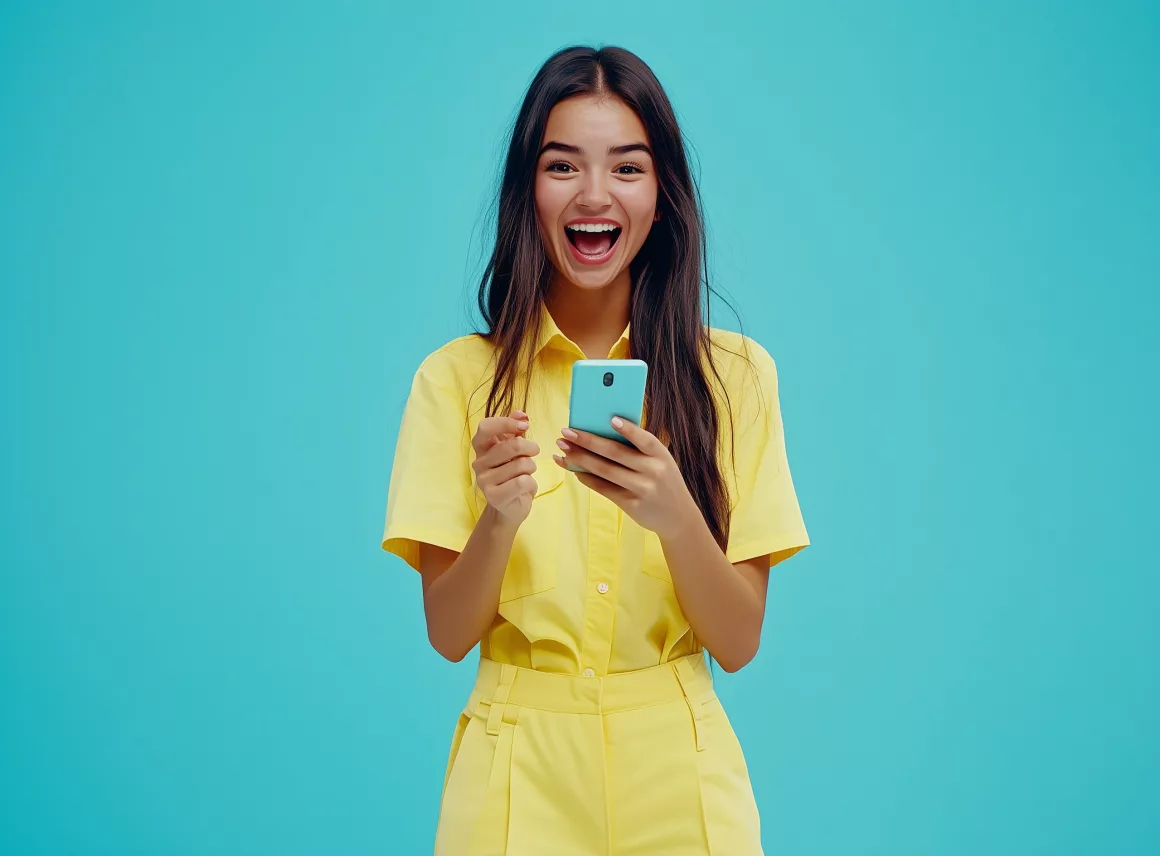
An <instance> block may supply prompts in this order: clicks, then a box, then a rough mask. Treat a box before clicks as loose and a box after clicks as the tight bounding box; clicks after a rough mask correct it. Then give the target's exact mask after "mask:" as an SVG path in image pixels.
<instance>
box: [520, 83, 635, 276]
mask: <svg viewBox="0 0 1160 856" xmlns="http://www.w3.org/2000/svg"><path fill="white" fill-rule="evenodd" d="M535 192H536V218H537V220H538V221H539V226H540V234H541V235H542V236H543V239H544V246H545V247H546V248H547V250H548V255H549V256H550V257H551V259H552V263H553V264H554V265H555V266H556V270H557V271H559V272H560V274H561V275H563V276H564V277H565V278H567V279H568V280H569V281H570V282H572V283H573V284H574V285H576V286H578V287H580V288H584V289H597V288H603V287H605V286H607V285H609V284H610V283H612V282H613V281H614V280H616V278H617V276H618V275H619V274H620V273H621V272H622V271H625V272H627V270H628V265H629V262H631V261H632V260H633V258H634V257H635V256H636V254H637V252H638V251H639V250H640V248H641V246H642V245H643V244H644V240H645V238H647V237H648V233H649V229H651V228H652V224H653V218H654V216H655V214H656V206H657V178H656V172H655V170H654V168H653V160H652V153H651V151H650V149H649V146H648V135H647V134H646V133H645V130H644V125H643V124H642V123H641V121H640V119H639V118H638V117H637V115H636V114H635V113H634V112H633V111H632V110H631V109H630V108H629V107H628V106H627V105H626V104H625V103H624V102H623V101H620V100H619V99H616V98H615V97H612V96H606V97H598V96H593V95H578V96H576V97H573V98H569V99H567V100H565V101H561V102H560V103H559V104H557V105H556V106H555V107H553V108H552V112H551V113H550V114H549V116H548V124H547V127H546V128H545V129H544V139H543V142H542V144H541V151H540V156H539V161H538V163H537V164H536V190H535ZM576 227H580V228H576Z"/></svg>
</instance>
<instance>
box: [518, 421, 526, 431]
mask: <svg viewBox="0 0 1160 856" xmlns="http://www.w3.org/2000/svg"><path fill="white" fill-rule="evenodd" d="M516 427H517V428H519V429H520V430H521V431H524V430H527V427H528V423H527V422H517V423H516Z"/></svg>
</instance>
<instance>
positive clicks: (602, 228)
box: [564, 223, 620, 232]
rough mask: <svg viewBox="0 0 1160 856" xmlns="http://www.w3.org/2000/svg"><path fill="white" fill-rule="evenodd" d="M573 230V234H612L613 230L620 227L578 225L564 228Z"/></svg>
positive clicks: (602, 224) (596, 224)
mask: <svg viewBox="0 0 1160 856" xmlns="http://www.w3.org/2000/svg"><path fill="white" fill-rule="evenodd" d="M564 228H565V229H571V230H572V231H573V232H611V231H612V230H613V229H619V228H620V227H619V226H613V225H612V224H611V223H576V224H573V225H568V226H565V227H564Z"/></svg>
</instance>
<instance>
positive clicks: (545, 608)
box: [382, 311, 809, 676]
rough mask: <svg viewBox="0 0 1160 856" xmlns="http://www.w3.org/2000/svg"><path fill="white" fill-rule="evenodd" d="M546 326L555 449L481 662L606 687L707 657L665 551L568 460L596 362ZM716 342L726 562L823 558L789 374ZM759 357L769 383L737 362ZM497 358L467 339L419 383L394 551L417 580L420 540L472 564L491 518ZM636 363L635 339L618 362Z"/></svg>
mask: <svg viewBox="0 0 1160 856" xmlns="http://www.w3.org/2000/svg"><path fill="white" fill-rule="evenodd" d="M543 318H544V321H543V324H542V332H541V335H540V338H539V341H538V342H537V345H536V364H535V371H534V375H533V382H532V385H531V388H530V390H529V397H528V404H527V407H525V408H524V410H525V411H526V412H527V414H528V421H529V423H530V428H529V431H528V436H529V438H530V439H532V440H534V441H536V443H538V444H539V447H540V453H539V455H538V456H537V457H536V459H535V461H536V467H537V469H536V472H535V475H534V478H535V479H536V482H537V484H538V491H537V493H536V497H535V499H534V500H533V501H532V510H531V512H530V513H529V515H528V517H527V519H526V520H525V521H524V522H523V524H522V525H521V526H520V529H519V532H518V534H517V535H516V539H515V544H514V546H513V548H512V552H511V558H510V560H509V562H508V566H507V569H506V571H505V573H504V579H503V584H502V587H501V591H500V598H499V611H498V613H499V614H498V615H497V616H496V619H495V621H493V622H492V625H491V628H490V629H489V630H488V632H487V633H486V634H485V635H484V637H483V639H482V640H481V642H480V653H481V655H482V656H483V657H486V658H489V659H492V660H497V661H499V662H502V663H511V664H513V665H516V666H523V667H526V668H534V669H539V670H541V671H547V672H557V673H563V674H569V675H580V674H584V675H601V676H603V675H607V674H612V673H616V672H625V671H631V670H634V669H641V668H647V667H649V666H656V665H658V664H660V663H665V662H668V661H670V660H673V659H676V658H678V657H681V656H683V655H686V654H691V653H695V652H697V651H699V650H700V649H701V645H700V643H699V642H698V640H697V639H696V638H695V636H694V634H693V633H692V631H691V630H690V627H689V622H688V620H687V619H686V618H685V616H684V614H683V613H682V612H681V608H680V606H679V605H678V604H677V598H676V594H675V591H674V588H673V582H672V578H671V577H670V576H669V569H668V566H667V564H666V562H665V557H664V553H663V551H662V549H661V545H660V540H659V539H658V538H657V536H656V535H655V534H654V533H653V532H651V531H649V530H646V529H643V528H642V527H641V526H639V525H638V524H637V523H636V522H635V521H633V520H632V518H630V517H629V516H628V515H627V514H625V513H624V512H623V511H621V510H620V509H619V508H618V507H617V506H616V505H615V504H614V503H613V502H611V501H610V500H608V499H605V498H604V497H603V496H601V495H600V494H597V493H595V492H594V491H591V490H589V489H588V488H586V487H585V486H584V485H582V484H581V483H580V482H579V481H578V480H577V479H576V477H575V476H574V475H572V474H571V473H568V472H565V471H564V470H563V469H561V468H560V467H558V466H557V465H556V463H555V462H554V461H553V460H552V455H553V454H555V453H556V452H557V451H558V450H557V447H556V439H557V438H558V437H559V436H560V429H561V428H563V427H565V426H566V425H567V424H568V396H569V391H570V388H571V371H572V363H573V362H574V361H575V360H578V359H583V357H584V353H583V351H581V350H580V348H579V347H578V346H577V345H576V344H575V343H574V342H572V341H571V340H570V339H568V337H567V336H565V335H564V334H563V333H562V332H561V331H560V328H559V327H558V326H557V325H556V323H555V322H554V321H553V319H552V317H551V315H550V313H548V312H547V311H545V312H544V313H543ZM710 336H711V340H712V341H713V343H714V345H715V346H717V347H715V349H714V350H715V352H714V359H715V360H717V364H718V371H719V372H720V374H721V377H722V380H723V382H724V384H725V387H726V390H727V392H728V394H729V401H730V404H731V406H732V410H733V413H732V418H733V424H734V430H733V435H734V436H733V440H732V442H733V443H734V444H735V452H736V471H734V469H733V466H732V462H731V457H730V449H729V444H730V437H731V432H730V430H729V423H728V418H729V414H725V413H724V412H722V415H723V420H722V427H721V432H720V433H721V446H720V451H721V460H722V462H723V468H724V471H725V474H726V484H727V485H728V490H729V495H730V501H731V505H732V506H733V512H732V515H731V518H730V532H729V542H728V549H727V550H726V557H727V558H728V560H729V561H730V562H738V561H741V560H743V559H749V558H753V557H755V556H764V555H766V554H770V564H771V565H773V564H776V563H777V562H779V561H781V560H783V559H786V558H788V557H789V556H792V555H793V554H794V553H796V552H798V551H799V550H801V549H802V548H803V547H805V546H807V545H808V544H809V537H808V535H807V534H806V529H805V525H804V524H803V522H802V516H801V512H800V510H799V508H798V503H797V496H796V494H795V493H794V488H793V482H792V480H791V478H790V472H789V464H788V462H787V460H786V453H785V441H784V436H783V433H782V422H781V412H780V406H779V404H778V397H777V372H776V369H775V367H774V363H773V360H772V359H771V358H770V356H769V354H768V353H767V352H766V351H765V349H763V348H762V347H761V346H760V345H758V344H757V343H756V342H754V341H753V340H751V339H749V338H748V337H743V336H741V335H740V334H737V333H732V332H729V331H725V330H717V329H711V330H710ZM745 349H748V355H749V358H750V360H751V361H752V362H753V364H754V367H755V368H756V377H755V376H754V372H752V371H751V370H750V367H749V365H748V364H747V363H746V361H745V360H744V359H742V358H741V357H739V356H737V355H736V353H731V352H741V353H744V352H745ZM493 353H494V352H493V349H492V347H491V345H489V344H488V343H487V342H485V341H484V340H483V339H482V338H480V337H479V336H476V335H470V336H464V337H462V338H458V339H455V340H453V341H451V342H449V343H448V344H446V345H444V346H443V347H441V348H439V349H438V350H437V351H435V352H434V353H432V354H430V355H429V356H428V357H427V358H426V359H425V360H424V361H423V363H422V364H421V365H420V366H419V369H418V371H417V372H416V373H415V377H414V381H413V383H412V386H411V392H410V397H409V398H408V399H407V405H406V408H405V410H404V412H403V419H402V423H401V426H400V429H399V438H398V444H397V446H396V448H395V461H394V467H393V469H392V471H391V478H390V485H389V488H388V493H387V515H386V525H385V528H384V531H383V540H382V547H383V549H384V550H386V551H388V552H391V553H394V554H396V555H398V556H400V557H402V558H403V559H404V560H405V561H406V562H407V564H409V565H410V566H411V567H412V568H415V569H416V570H417V569H418V567H419V543H420V542H426V543H428V544H435V545H437V546H440V547H446V548H448V549H450V550H455V551H457V552H461V551H462V550H463V548H464V546H465V545H466V543H467V539H468V537H469V536H470V535H471V532H472V530H473V528H474V527H475V523H476V521H477V520H478V519H479V516H480V514H481V513H482V512H483V510H484V508H485V507H486V501H485V500H484V498H483V494H482V493H481V492H480V491H479V489H478V488H477V487H476V485H475V482H474V471H473V470H472V468H471V462H472V459H473V458H472V456H473V452H472V448H471V438H472V436H473V435H474V434H475V429H476V427H477V426H478V424H479V421H480V419H482V418H483V415H484V414H483V410H484V406H485V403H486V400H487V394H488V391H489V389H490V385H491V379H492V373H493V372H494V365H493V363H492V357H493ZM627 355H628V329H627V328H626V329H625V331H624V333H623V334H622V335H621V337H620V340H619V341H618V342H617V343H616V345H614V346H613V348H612V350H611V352H610V353H609V355H608V358H609V359H622V358H624V357H626V356H627ZM516 406H519V402H518V401H517V405H516ZM719 406H720V407H722V410H723V409H724V405H723V404H721V405H719ZM503 415H506V414H503ZM710 653H711V652H710Z"/></svg>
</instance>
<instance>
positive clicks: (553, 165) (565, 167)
mask: <svg viewBox="0 0 1160 856" xmlns="http://www.w3.org/2000/svg"><path fill="white" fill-rule="evenodd" d="M556 167H563V169H557V168H556ZM571 169H575V167H573V166H572V164H570V163H568V162H567V161H561V160H557V161H552V162H551V163H549V164H548V165H547V166H545V167H544V172H567V171H568V170H571Z"/></svg>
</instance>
